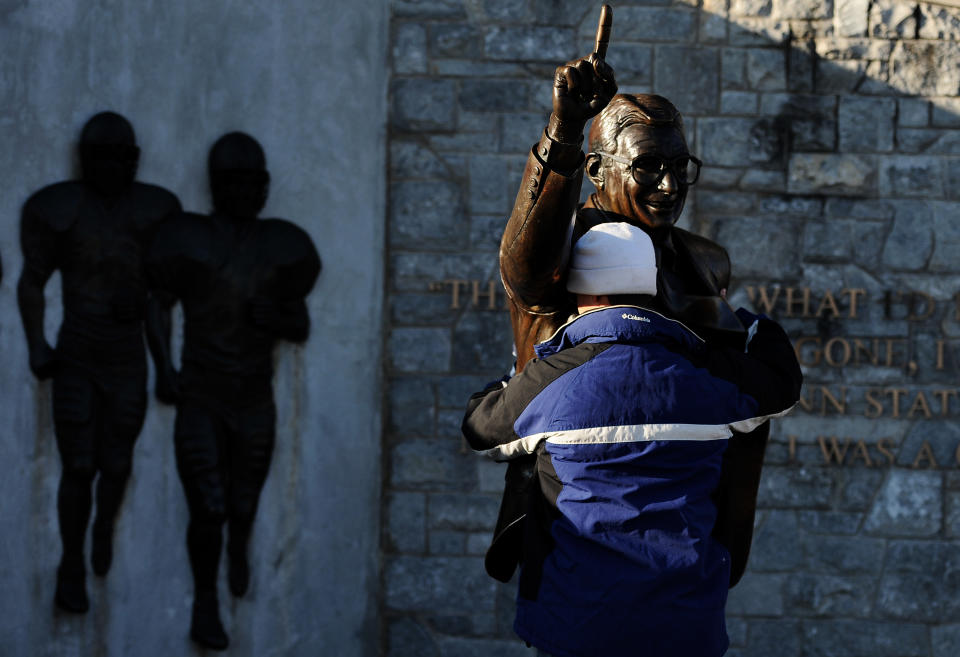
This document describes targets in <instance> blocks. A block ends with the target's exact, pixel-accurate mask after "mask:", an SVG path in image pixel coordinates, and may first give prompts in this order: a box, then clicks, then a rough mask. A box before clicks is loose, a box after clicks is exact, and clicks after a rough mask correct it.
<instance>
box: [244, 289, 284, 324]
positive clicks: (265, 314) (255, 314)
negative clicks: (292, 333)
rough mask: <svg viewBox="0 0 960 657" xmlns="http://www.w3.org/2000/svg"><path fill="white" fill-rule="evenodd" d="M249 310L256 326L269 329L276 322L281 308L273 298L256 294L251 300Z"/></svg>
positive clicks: (251, 319)
mask: <svg viewBox="0 0 960 657" xmlns="http://www.w3.org/2000/svg"><path fill="white" fill-rule="evenodd" d="M249 312H250V321H251V322H253V325H254V326H259V327H260V328H265V329H269V328H271V327H272V326H273V325H274V324H275V323H276V321H277V314H278V312H279V309H278V308H277V304H276V303H274V301H273V299H270V298H269V297H265V296H256V297H254V298H253V299H251V300H250V305H249Z"/></svg>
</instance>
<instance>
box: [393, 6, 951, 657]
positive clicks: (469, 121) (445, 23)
mask: <svg viewBox="0 0 960 657" xmlns="http://www.w3.org/2000/svg"><path fill="white" fill-rule="evenodd" d="M392 11H393V15H392V45H391V48H392V50H391V52H392V64H391V65H392V75H393V78H392V82H391V86H390V105H391V118H390V170H389V174H390V200H389V208H390V209H389V217H388V225H389V230H388V235H389V242H388V253H389V269H388V277H387V281H386V286H387V299H388V304H389V326H388V338H387V354H388V362H387V365H386V367H387V391H386V398H387V402H386V405H387V409H386V410H387V418H388V420H387V423H386V430H385V435H384V454H385V463H384V472H385V482H384V491H385V492H384V496H385V500H384V510H383V537H382V545H383V558H384V565H383V578H384V579H383V590H384V597H383V601H382V611H383V636H382V640H383V649H384V654H386V655H390V656H392V657H400V656H401V655H414V654H416V655H431V656H432V655H443V656H446V655H494V654H497V655H504V654H505V655H514V654H516V655H528V654H530V653H529V652H528V651H527V649H526V648H525V647H524V646H523V644H522V643H521V642H519V640H517V639H516V638H515V637H514V635H513V633H512V631H511V622H512V609H513V596H514V586H513V585H512V584H511V585H500V584H497V583H496V582H494V581H493V580H491V579H489V578H486V576H485V575H484V573H483V566H482V554H483V552H484V550H485V549H486V545H487V541H488V539H489V534H490V531H491V530H492V527H493V524H494V521H495V518H496V511H497V503H498V500H499V495H500V492H501V490H502V475H503V466H502V465H498V464H495V463H488V462H486V461H484V460H482V459H479V458H477V457H475V456H474V455H473V454H472V453H469V452H468V451H467V450H466V448H465V446H464V444H463V440H462V438H461V437H460V434H459V420H460V416H461V413H462V409H463V407H464V404H465V402H466V399H467V398H468V397H469V395H470V393H472V392H474V391H475V390H477V389H480V388H481V387H482V386H483V385H484V383H485V382H487V381H490V380H492V379H495V378H499V376H500V375H501V374H502V373H503V372H505V371H506V370H508V369H509V367H510V364H511V361H512V357H511V353H510V351H511V335H510V329H509V321H508V316H507V314H506V312H505V310H504V303H503V291H502V288H501V287H500V285H499V276H498V271H497V245H498V242H499V237H500V232H501V231H502V229H503V226H504V224H505V222H506V218H507V216H508V214H509V212H510V208H511V206H512V203H513V199H514V196H515V194H516V189H517V186H518V185H519V176H520V172H521V168H522V166H523V163H524V161H525V158H526V153H527V151H528V149H529V147H530V145H531V144H532V143H533V142H534V141H535V140H536V139H537V138H538V136H539V134H540V132H541V130H542V129H543V126H544V125H545V122H546V118H547V116H548V114H549V110H550V81H551V77H552V72H553V69H554V67H555V66H556V65H558V64H560V63H562V62H564V61H567V60H569V59H573V58H575V57H578V56H580V55H583V54H585V53H587V52H589V50H590V48H591V45H592V44H591V39H592V36H593V31H594V29H595V24H596V23H595V21H596V16H597V11H598V7H594V6H590V5H588V4H587V3H582V2H579V1H574V0H526V1H523V0H521V1H520V2H517V1H516V0H512V1H510V2H507V1H505V0H462V1H461V0H394V1H393V3H392ZM614 16H615V18H614V28H613V37H612V40H611V44H610V50H609V53H608V61H609V62H610V63H611V65H612V66H613V67H614V69H615V70H616V72H617V78H618V82H619V84H620V88H621V90H622V91H626V92H655V93H660V94H663V95H665V96H667V97H668V98H670V99H671V100H673V101H674V102H675V103H676V104H677V106H678V107H679V108H680V110H681V112H682V113H683V114H684V117H685V123H686V130H687V136H688V140H689V142H690V146H691V150H692V151H693V152H694V153H696V154H698V155H699V156H700V157H701V158H702V159H703V160H704V162H705V163H706V166H705V169H704V171H703V175H702V179H701V183H700V184H698V185H697V187H696V188H695V189H694V190H693V191H692V193H691V195H690V198H689V200H688V207H687V210H686V212H685V215H684V218H683V219H682V220H681V222H682V225H683V226H684V227H687V228H690V229H693V230H695V231H698V232H700V233H702V234H705V235H707V236H709V237H711V238H713V239H715V240H717V241H718V242H720V243H721V244H723V245H724V246H726V247H727V248H728V250H729V251H730V254H731V257H732V260H733V265H734V276H735V286H734V288H733V289H732V290H731V292H730V297H731V300H732V302H733V303H734V305H745V306H752V307H754V308H755V309H758V310H762V309H765V307H764V304H763V303H762V300H761V299H760V297H759V296H758V295H759V292H758V291H759V290H760V289H761V288H763V289H764V290H765V291H766V292H767V293H769V294H771V295H772V294H773V293H774V292H775V290H776V289H779V290H780V294H781V295H786V294H787V292H786V289H787V288H793V290H794V292H793V294H796V295H800V294H801V292H802V290H803V289H804V288H808V289H809V290H810V293H811V294H812V300H811V301H810V302H809V303H810V304H812V305H811V306H810V307H809V308H808V309H807V311H806V312H803V311H802V308H801V307H802V299H801V300H800V301H798V302H796V303H794V305H793V307H792V308H791V309H790V310H788V309H787V308H786V307H785V305H784V304H783V297H781V298H780V305H777V304H773V305H772V306H771V307H770V308H769V310H768V312H769V313H770V314H771V315H774V316H776V317H777V318H778V319H779V320H780V321H782V322H783V323H784V324H785V326H786V327H787V328H788V330H789V331H790V333H791V336H792V337H794V338H795V340H799V339H800V338H801V337H804V336H806V337H808V338H811V339H819V340H820V342H819V344H820V345H821V347H822V346H823V345H824V344H826V343H827V342H828V341H829V340H831V339H832V338H843V339H846V340H847V344H848V346H850V345H852V344H853V342H852V341H853V339H854V336H856V337H857V338H859V339H861V341H862V344H863V345H866V347H864V348H871V349H872V348H873V347H872V346H871V345H874V346H875V345H882V344H884V343H883V341H884V340H893V341H895V342H893V343H891V344H896V345H899V347H900V348H901V350H902V352H903V353H902V354H899V355H897V356H896V357H895V358H894V359H893V362H891V363H885V362H883V359H882V358H880V357H879V356H877V354H876V353H874V354H873V355H874V356H877V362H875V363H867V364H866V365H858V364H854V363H852V362H851V363H848V364H847V365H846V366H831V365H829V364H828V363H827V362H825V357H824V355H823V354H822V353H821V355H820V359H819V361H818V362H814V361H815V360H816V359H814V358H813V357H812V356H811V353H812V352H805V354H806V355H805V359H804V362H805V374H806V380H807V384H806V387H805V404H804V405H802V406H801V407H800V408H798V409H797V410H796V411H795V412H794V414H793V415H791V416H790V417H788V418H786V419H784V420H782V421H779V422H777V423H776V424H775V426H774V430H773V440H772V443H771V445H770V446H769V448H768V453H767V463H766V466H765V470H764V476H763V481H762V484H761V491H760V501H759V504H760V510H759V512H758V518H757V527H756V533H755V538H754V545H753V552H752V557H751V562H750V567H749V569H748V573H747V575H746V576H745V578H744V580H743V581H742V583H741V584H740V585H739V586H738V587H736V588H735V589H734V590H733V591H732V592H731V595H730V600H729V604H728V622H729V632H730V637H731V642H732V644H731V649H730V652H729V654H731V655H738V656H748V655H769V654H772V653H776V654H780V655H784V656H790V655H798V656H799V655H804V656H820V655H823V656H827V655H831V656H832V655H837V656H841V655H850V656H861V655H878V656H890V657H893V656H894V655H896V656H903V655H917V656H918V657H919V656H923V657H945V656H947V655H956V654H960V624H958V620H957V619H958V618H960V616H958V611H960V610H958V609H957V607H958V606H960V603H958V602H957V601H958V600H960V558H958V557H957V556H955V555H957V554H960V549H958V548H960V542H958V537H960V464H958V462H957V456H956V454H955V451H956V449H957V446H958V444H960V431H958V430H956V429H955V428H954V425H955V424H956V422H955V419H956V416H957V415H958V414H960V399H955V398H953V397H950V396H949V395H948V399H947V401H948V402H949V403H952V404H953V405H954V406H953V410H951V411H950V412H949V413H947V414H943V415H941V414H940V408H939V407H934V408H931V409H929V410H930V417H927V414H926V413H925V412H924V408H923V407H922V405H921V406H920V407H919V410H917V407H916V404H918V402H916V401H914V407H912V408H911V409H910V410H911V412H912V413H908V411H907V407H908V406H910V402H909V399H912V398H913V392H912V391H914V390H915V389H919V390H927V391H928V395H929V398H930V399H931V400H932V399H935V393H934V392H932V391H933V390H934V389H950V387H951V386H952V385H956V382H957V381H958V377H957V366H956V362H955V358H956V356H954V355H953V354H954V351H953V348H954V347H953V345H955V344H956V343H955V342H953V340H955V339H957V338H960V322H958V321H957V320H958V319H960V318H958V317H957V315H956V304H955V303H954V301H955V300H954V295H955V294H956V293H958V292H960V260H958V258H957V254H958V253H960V251H958V248H957V247H958V243H960V228H958V226H960V204H958V201H960V192H958V189H960V185H958V184H957V183H958V182H960V9H957V8H955V7H951V6H950V3H946V2H944V3H914V2H898V1H895V0H874V1H869V0H833V2H813V1H812V0H699V1H693V0H690V1H680V0H676V1H670V0H649V1H647V2H622V3H615V6H614ZM585 187H589V183H587V184H586V185H585ZM588 191H589V190H588V189H585V192H588ZM491 285H492V287H491ZM844 289H848V290H850V289H853V290H863V292H862V294H860V296H859V297H856V298H854V297H855V295H852V294H850V293H847V294H846V295H841V294H840V291H841V290H844ZM826 291H831V292H832V293H833V294H835V295H836V296H837V298H836V299H835V301H836V303H835V307H831V306H830V304H829V303H827V304H826V305H824V301H823V296H824V293H825V292H826ZM898 292H900V293H904V294H907V293H913V292H916V293H923V294H926V295H929V298H931V299H933V300H934V301H935V302H936V304H935V305H936V308H935V309H934V311H933V312H932V313H931V314H930V315H929V316H928V317H925V318H924V319H923V320H922V321H919V320H916V319H915V318H913V319H912V318H911V313H913V315H914V316H915V315H917V314H918V313H919V312H920V310H921V309H922V304H921V306H915V307H914V306H909V305H908V299H909V297H900V298H897V297H894V296H890V297H888V296H887V294H888V293H890V294H891V295H893V294H896V293H898ZM798 298H799V297H798ZM919 298H920V297H916V298H915V299H914V300H915V301H916V299H919ZM768 301H769V298H768ZM857 301H859V302H860V304H859V307H857V308H856V312H852V311H853V308H851V304H855V303H856V302H857ZM909 303H914V302H913V301H911V302H909ZM917 303H920V302H919V301H917ZM885 304H886V305H885ZM818 307H819V310H820V312H819V313H818V312H817V310H818ZM834 310H835V312H834ZM872 339H875V340H877V341H879V342H876V343H872V342H869V340H872ZM938 340H945V341H946V342H945V344H946V347H945V348H941V347H938V346H937V345H938V342H937V341H938ZM808 344H812V341H811V340H808ZM834 344H836V345H839V348H840V350H841V351H842V347H843V343H842V342H840V341H837V342H835V343H834ZM798 348H799V347H798ZM851 348H852V347H851ZM876 349H880V347H879V346H877V347H876ZM938 349H943V353H941V354H939V355H938V353H937V350H938ZM840 355H841V356H842V354H840ZM835 356H836V355H835ZM839 358H840V357H839V356H836V357H834V358H833V360H834V361H835V362H836V361H837V360H839ZM865 358H866V356H865ZM938 358H939V359H940V361H942V362H940V363H939V365H941V366H940V367H933V366H932V365H931V363H933V362H934V361H937V359H938ZM911 363H913V366H912V367H911V365H910V364H911ZM897 387H902V388H904V389H908V390H909V391H911V392H910V393H903V397H904V399H906V400H907V401H905V402H903V403H904V408H903V409H902V410H901V411H900V413H899V414H898V415H896V416H894V414H893V413H892V410H891V409H890V408H889V406H890V396H891V395H893V394H894V393H882V394H883V395H886V397H883V400H884V404H885V412H884V414H883V415H881V416H879V417H870V416H869V412H870V411H871V409H872V408H873V407H872V406H871V405H870V404H869V402H867V401H866V396H867V393H868V392H869V391H871V390H874V391H878V390H888V389H891V388H897ZM824 388H825V389H826V391H827V394H828V395H829V394H832V395H839V394H840V392H839V390H840V389H841V388H846V394H847V395H848V396H849V399H850V401H849V404H848V406H847V408H846V410H845V412H839V411H838V406H837V404H836V403H832V402H831V401H830V398H829V397H824V395H823V389H824ZM877 394H878V395H880V394H881V393H879V392H878V393H877ZM843 401H844V400H842V399H840V400H838V401H837V403H839V404H841V405H842V402H843ZM931 403H932V402H931ZM948 405H949V404H948ZM848 437H849V438H852V441H851V444H850V445H849V446H848V448H847V450H848V451H847V452H845V453H844V456H843V462H842V464H839V465H838V464H837V463H836V454H834V453H833V452H830V448H831V447H832V444H831V443H830V440H829V439H830V438H836V439H837V441H838V442H837V448H838V449H841V448H842V447H843V444H844V438H848ZM881 438H888V439H889V440H890V441H891V442H890V443H884V444H883V446H884V447H885V448H888V451H889V452H890V453H891V454H892V456H891V457H889V458H887V457H886V456H885V455H884V453H883V452H882V451H878V447H877V441H878V440H879V439H881ZM821 439H823V442H821ZM861 440H862V441H863V442H864V447H863V449H862V450H861V448H859V447H858V446H857V441H861ZM924 445H926V446H927V447H926V448H924ZM825 448H826V449H825ZM924 449H926V450H928V451H929V454H930V456H931V457H932V458H928V454H927V452H926V451H924ZM863 450H866V457H864V454H863ZM828 454H829V455H831V458H833V459H834V460H833V461H831V462H830V463H827V462H826V456H827V455H828ZM921 456H922V458H920V457H921ZM934 463H935V464H936V465H934Z"/></svg>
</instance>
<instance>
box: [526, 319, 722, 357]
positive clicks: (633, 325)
mask: <svg viewBox="0 0 960 657" xmlns="http://www.w3.org/2000/svg"><path fill="white" fill-rule="evenodd" d="M582 342H595V343H596V342H622V343H628V344H629V343H642V342H660V343H666V344H675V345H677V346H680V347H683V348H686V349H688V350H691V351H696V350H699V349H700V348H701V347H702V346H703V344H704V341H703V339H702V338H701V337H700V336H698V335H697V334H696V333H694V332H693V331H691V330H690V329H689V328H687V327H686V326H684V325H683V324H681V323H680V322H678V321H676V320H674V319H669V318H667V317H664V316H663V315H661V314H660V313H658V312H655V311H653V310H649V309H647V308H641V307H640V306H609V307H607V308H601V309H598V310H591V311H589V312H586V313H584V314H582V315H578V316H577V317H574V318H573V319H571V320H570V321H569V322H567V323H566V324H564V325H563V326H561V327H560V328H559V329H557V331H556V333H554V334H553V335H552V336H551V337H550V338H549V339H547V340H544V341H543V342H541V343H539V344H536V345H534V347H533V350H534V352H535V353H536V354H537V358H546V357H548V356H552V355H553V354H555V353H557V352H558V351H560V350H562V349H567V348H568V347H572V346H574V345H578V344H580V343H582Z"/></svg>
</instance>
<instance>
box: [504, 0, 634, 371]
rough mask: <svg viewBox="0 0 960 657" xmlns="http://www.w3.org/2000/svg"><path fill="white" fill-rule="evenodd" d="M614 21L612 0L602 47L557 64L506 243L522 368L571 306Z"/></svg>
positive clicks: (609, 93)
mask: <svg viewBox="0 0 960 657" xmlns="http://www.w3.org/2000/svg"><path fill="white" fill-rule="evenodd" d="M611 25H612V12H611V11H610V8H609V7H608V6H606V5H604V9H603V11H602V12H601V18H600V25H599V27H598V30H597V48H596V51H595V52H593V53H590V54H589V55H587V56H586V57H581V58H580V59H576V60H573V61H571V62H567V63H566V64H564V65H562V66H559V67H557V70H556V73H555V74H554V77H553V111H552V113H551V114H550V119H549V121H548V124H547V126H546V129H545V130H544V132H543V134H542V135H541V138H540V141H539V143H537V144H536V145H535V146H534V147H533V149H532V150H531V153H530V156H529V157H528V158H527V165H526V168H525V169H524V172H523V177H522V179H521V183H520V190H519V192H518V193H517V199H516V202H515V203H514V206H513V212H512V213H511V215H510V220H509V221H508V222H507V227H506V230H504V233H503V239H502V240H501V242H500V275H501V277H502V279H503V284H504V287H505V288H506V291H507V296H508V298H509V299H510V315H511V322H512V325H513V333H514V339H515V341H516V344H517V352H518V354H517V368H518V369H522V367H523V365H524V363H526V361H527V360H529V359H530V358H532V357H533V344H534V343H536V342H538V341H539V340H541V339H543V338H546V337H547V336H549V334H550V333H552V332H553V330H555V329H556V327H557V326H559V325H560V324H562V323H563V322H564V321H565V320H566V318H567V315H568V314H569V312H570V309H569V308H568V307H567V299H566V291H565V290H564V285H563V279H564V269H565V263H566V258H567V255H568V253H569V245H570V230H571V225H572V219H573V215H574V213H575V212H576V209H577V201H578V200H579V198H580V185H581V183H582V181H583V164H584V161H585V157H584V154H583V151H582V149H581V143H582V142H583V130H584V127H585V126H586V124H587V121H589V120H590V119H591V118H593V117H594V116H596V115H597V113H599V112H600V111H601V110H602V109H603V108H604V107H606V106H607V104H608V103H609V102H610V99H611V98H613V96H614V94H616V92H617V83H616V81H615V80H614V74H613V69H612V68H610V66H609V65H608V64H607V63H606V61H604V55H605V53H606V46H607V42H608V41H609V40H610V29H611Z"/></svg>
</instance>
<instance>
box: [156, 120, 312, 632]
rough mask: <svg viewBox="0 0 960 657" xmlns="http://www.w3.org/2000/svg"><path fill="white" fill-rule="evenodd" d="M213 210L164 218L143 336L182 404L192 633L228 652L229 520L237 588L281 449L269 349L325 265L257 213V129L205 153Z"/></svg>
mask: <svg viewBox="0 0 960 657" xmlns="http://www.w3.org/2000/svg"><path fill="white" fill-rule="evenodd" d="M208 165H209V173H210V187H211V191H212V193H213V206H214V211H213V213H212V214H210V215H209V216H205V215H199V214H192V213H183V214H182V215H181V216H179V217H177V218H176V219H174V220H172V221H170V222H167V223H166V224H164V226H162V227H161V229H160V231H159V232H158V234H157V238H156V240H155V241H154V243H153V246H152V248H151V250H150V255H149V257H148V265H147V269H148V275H149V277H150V280H151V283H152V284H153V285H154V286H155V287H156V290H157V292H156V294H155V296H154V301H153V302H152V304H151V308H150V312H149V316H148V322H147V335H148V339H149V341H150V348H151V352H152V353H153V355H154V359H155V361H156V366H157V396H158V397H159V398H160V399H161V400H162V401H165V402H167V403H176V405H177V419H176V426H175V429H174V443H175V448H176V455H177V470H178V472H179V474H180V480H181V482H182V483H183V488H184V492H185V493H186V497H187V506H188V508H189V511H190V524H189V526H188V527H187V550H188V553H189V556H190V566H191V570H192V572H193V580H194V603H193V617H192V622H191V627H190V635H191V637H192V638H193V640H194V641H196V642H197V643H199V644H201V645H203V646H206V647H208V648H213V649H218V650H222V649H225V648H226V647H227V645H228V642H229V640H228V637H227V634H226V632H225V631H224V628H223V624H222V623H221V621H220V613H219V609H218V601H217V572H218V569H219V564H220V553H221V551H222V545H223V526H224V525H226V526H227V555H228V557H229V571H228V575H229V576H228V579H229V584H230V591H231V592H232V593H233V595H235V596H242V595H243V594H244V593H245V592H246V591H247V587H248V584H249V578H250V569H249V564H248V561H247V544H248V542H249V539H250V532H251V529H252V527H253V521H254V516H255V514H256V511H257V503H258V501H259V498H260V491H261V489H262V488H263V484H264V482H265V480H266V477H267V471H268V469H269V466H270V458H271V455H272V453H273V446H274V434H275V427H274V425H275V420H276V410H275V406H274V400H273V388H272V378H273V348H274V345H275V344H276V342H277V340H278V339H283V340H291V341H295V342H302V341H304V340H306V339H307V335H308V333H309V330H310V318H309V315H308V314H307V306H306V302H305V297H306V295H307V293H308V292H309V291H310V289H311V288H312V287H313V284H314V281H315V280H316V278H317V276H318V274H319V272H320V259H319V256H318V255H317V252H316V249H315V248H314V246H313V242H312V240H311V239H310V237H309V236H308V235H307V233H306V232H304V231H303V230H302V229H300V228H298V227H297V226H295V225H294V224H292V223H290V222H288V221H284V220H282V219H258V218H257V216H258V214H259V213H260V211H261V210H262V209H263V206H264V204H265V203H266V200H267V192H268V188H269V181H270V177H269V174H268V172H267V169H266V160H265V158H264V153H263V149H262V148H261V147H260V144H259V143H257V141H256V140H254V139H253V138H252V137H250V136H249V135H246V134H243V133H239V132H234V133H230V134H227V135H224V136H223V137H221V138H220V139H219V140H217V142H216V143H215V144H214V145H213V147H212V148H211V150H210V156H209V161H208ZM177 300H179V301H180V302H181V304H182V306H183V317H184V343H183V352H182V356H181V369H180V372H176V371H175V369H174V365H173V362H172V360H171V355H170V345H169V340H170V324H169V321H168V318H169V313H168V312H167V309H168V308H169V307H170V306H171V305H172V304H173V303H174V302H175V301H177Z"/></svg>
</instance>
